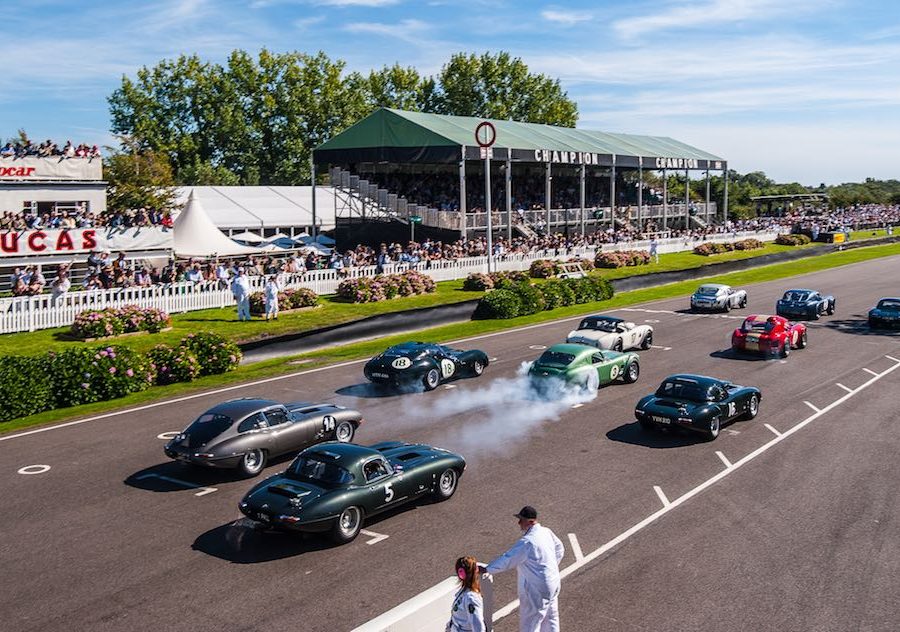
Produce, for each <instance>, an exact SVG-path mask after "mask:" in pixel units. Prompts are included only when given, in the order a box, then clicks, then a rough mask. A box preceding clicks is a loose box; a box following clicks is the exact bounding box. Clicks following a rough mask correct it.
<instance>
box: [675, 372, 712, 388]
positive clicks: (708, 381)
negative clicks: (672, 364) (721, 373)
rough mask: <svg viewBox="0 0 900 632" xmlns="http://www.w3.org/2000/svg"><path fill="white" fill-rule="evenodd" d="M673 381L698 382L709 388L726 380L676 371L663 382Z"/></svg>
mask: <svg viewBox="0 0 900 632" xmlns="http://www.w3.org/2000/svg"><path fill="white" fill-rule="evenodd" d="M672 381H681V382H696V383H697V385H699V386H701V387H705V388H709V387H710V386H713V385H718V384H721V383H722V382H724V381H725V380H719V379H717V378H714V377H709V376H708V375H694V374H693V373H676V374H675V375H670V376H669V377H667V378H666V379H664V380H663V382H672Z"/></svg>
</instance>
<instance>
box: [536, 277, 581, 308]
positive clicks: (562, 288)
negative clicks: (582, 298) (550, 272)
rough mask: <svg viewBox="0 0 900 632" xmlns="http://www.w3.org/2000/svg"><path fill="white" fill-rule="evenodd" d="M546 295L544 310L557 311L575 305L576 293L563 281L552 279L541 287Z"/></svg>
mask: <svg viewBox="0 0 900 632" xmlns="http://www.w3.org/2000/svg"><path fill="white" fill-rule="evenodd" d="M541 293H542V294H543V295H544V309H556V308H557V307H566V306H568V305H574V304H575V292H573V291H572V288H571V286H570V284H569V283H567V282H566V281H564V280H561V279H550V280H548V281H547V282H546V283H544V284H543V285H541Z"/></svg>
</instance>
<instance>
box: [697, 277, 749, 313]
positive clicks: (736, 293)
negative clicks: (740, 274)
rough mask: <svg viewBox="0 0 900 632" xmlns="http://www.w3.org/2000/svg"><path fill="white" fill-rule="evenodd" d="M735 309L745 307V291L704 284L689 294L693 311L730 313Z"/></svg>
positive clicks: (725, 286)
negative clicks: (722, 311)
mask: <svg viewBox="0 0 900 632" xmlns="http://www.w3.org/2000/svg"><path fill="white" fill-rule="evenodd" d="M736 307H747V290H736V289H734V288H733V287H731V286H730V285H722V284H721V283H705V284H704V285H701V286H700V287H698V288H697V291H696V292H694V293H693V294H691V309H692V310H695V311H701V310H704V311H718V310H724V311H726V312H730V311H731V310H732V308H736Z"/></svg>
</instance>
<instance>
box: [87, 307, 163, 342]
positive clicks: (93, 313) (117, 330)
mask: <svg viewBox="0 0 900 632" xmlns="http://www.w3.org/2000/svg"><path fill="white" fill-rule="evenodd" d="M170 322H171V319H170V318H169V315H168V314H167V313H165V312H164V311H162V310H161V309H157V308H155V307H147V308H144V307H138V306H137V305H125V306H124V307H121V308H116V307H107V308H106V309H89V310H85V311H83V312H81V313H79V314H78V315H77V316H75V322H73V323H72V334H73V335H74V336H76V337H78V338H105V337H107V336H118V335H119V334H123V333H131V332H135V331H148V332H150V333H154V334H155V333H158V332H160V331H162V330H163V329H164V328H166V327H168V326H169V323H170Z"/></svg>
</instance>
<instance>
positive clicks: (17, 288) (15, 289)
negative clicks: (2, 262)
mask: <svg viewBox="0 0 900 632" xmlns="http://www.w3.org/2000/svg"><path fill="white" fill-rule="evenodd" d="M12 294H13V296H27V295H28V284H27V283H25V279H23V278H22V277H19V278H18V279H16V282H15V283H14V284H13V286H12Z"/></svg>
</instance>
